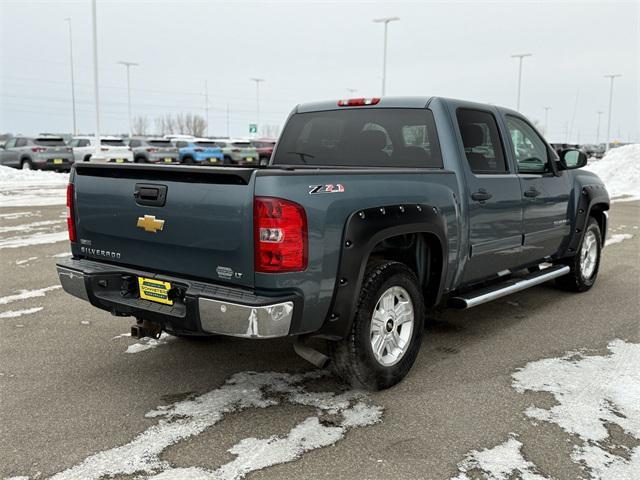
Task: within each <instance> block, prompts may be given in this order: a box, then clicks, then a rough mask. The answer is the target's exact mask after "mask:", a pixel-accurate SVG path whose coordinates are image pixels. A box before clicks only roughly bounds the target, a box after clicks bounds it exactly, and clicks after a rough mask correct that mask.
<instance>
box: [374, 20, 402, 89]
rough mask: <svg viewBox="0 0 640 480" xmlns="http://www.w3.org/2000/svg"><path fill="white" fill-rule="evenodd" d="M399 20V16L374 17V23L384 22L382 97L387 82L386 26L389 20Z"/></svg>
mask: <svg viewBox="0 0 640 480" xmlns="http://www.w3.org/2000/svg"><path fill="white" fill-rule="evenodd" d="M397 20H400V18H399V17H385V18H376V19H375V20H374V21H373V22H374V23H384V47H383V50H382V96H383V97H384V95H385V93H386V83H387V27H388V26H389V23H390V22H395V21H397Z"/></svg>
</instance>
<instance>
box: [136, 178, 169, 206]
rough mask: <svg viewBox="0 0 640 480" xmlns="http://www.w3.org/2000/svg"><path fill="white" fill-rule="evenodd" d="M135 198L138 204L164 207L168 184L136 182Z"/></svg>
mask: <svg viewBox="0 0 640 480" xmlns="http://www.w3.org/2000/svg"><path fill="white" fill-rule="evenodd" d="M133 198H135V199H136V203H137V204H138V205H146V206H150V207H164V204H165V202H166V200H167V186H166V185H156V184H153V183H136V186H135V189H134V191H133Z"/></svg>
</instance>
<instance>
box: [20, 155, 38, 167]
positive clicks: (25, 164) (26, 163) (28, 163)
mask: <svg viewBox="0 0 640 480" xmlns="http://www.w3.org/2000/svg"><path fill="white" fill-rule="evenodd" d="M20 168H21V169H22V170H35V168H34V166H33V162H32V161H31V160H30V159H28V158H25V159H23V160H22V162H20Z"/></svg>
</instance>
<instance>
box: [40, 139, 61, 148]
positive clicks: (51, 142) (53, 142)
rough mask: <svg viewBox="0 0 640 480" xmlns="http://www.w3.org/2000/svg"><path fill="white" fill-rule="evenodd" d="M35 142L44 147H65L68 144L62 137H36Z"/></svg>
mask: <svg viewBox="0 0 640 480" xmlns="http://www.w3.org/2000/svg"><path fill="white" fill-rule="evenodd" d="M33 143H35V144H36V145H42V146H43V147H64V146H65V145H66V143H64V140H63V139H62V138H36V139H35V140H34V141H33Z"/></svg>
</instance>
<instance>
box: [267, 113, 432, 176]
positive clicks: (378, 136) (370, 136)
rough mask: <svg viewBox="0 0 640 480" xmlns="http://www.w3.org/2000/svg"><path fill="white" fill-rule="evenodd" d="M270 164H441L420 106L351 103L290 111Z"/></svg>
mask: <svg viewBox="0 0 640 480" xmlns="http://www.w3.org/2000/svg"><path fill="white" fill-rule="evenodd" d="M273 163H274V164H275V165H319V166H347V167H409V168H442V156H441V154H440V146H439V144H438V136H437V133H436V127H435V122H434V120H433V114H432V113H431V111H430V110H426V109H417V108H415V109H409V108H352V109H345V110H330V111H323V112H311V113H298V114H295V115H293V116H292V117H291V118H290V119H289V122H288V123H287V126H286V127H285V130H284V132H283V133H282V137H281V138H280V141H279V142H278V149H277V152H276V156H275V158H274V161H273Z"/></svg>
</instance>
